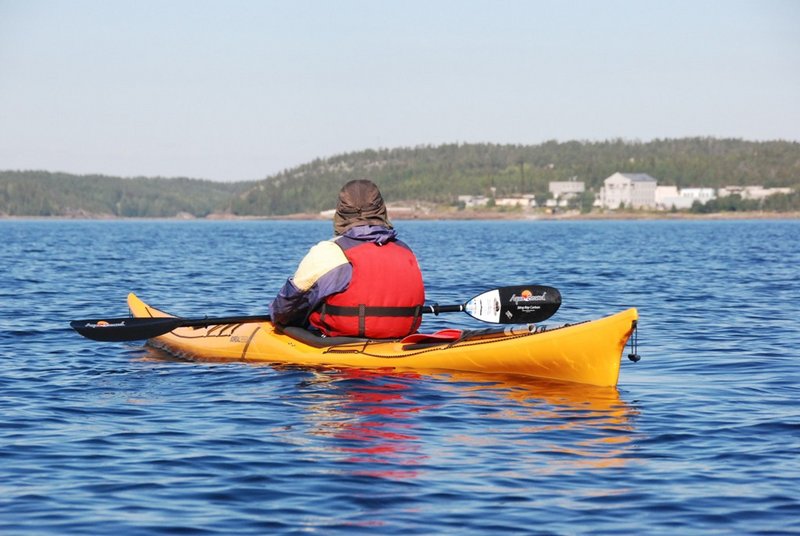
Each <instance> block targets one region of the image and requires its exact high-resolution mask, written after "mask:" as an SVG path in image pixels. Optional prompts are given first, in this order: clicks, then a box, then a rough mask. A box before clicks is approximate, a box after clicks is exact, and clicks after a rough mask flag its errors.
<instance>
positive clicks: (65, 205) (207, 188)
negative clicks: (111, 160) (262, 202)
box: [0, 171, 254, 218]
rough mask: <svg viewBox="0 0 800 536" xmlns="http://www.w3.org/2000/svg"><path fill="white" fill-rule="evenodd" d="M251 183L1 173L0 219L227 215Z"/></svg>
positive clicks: (37, 172) (25, 172)
mask: <svg viewBox="0 0 800 536" xmlns="http://www.w3.org/2000/svg"><path fill="white" fill-rule="evenodd" d="M253 184H254V183H244V182H240V183H220V182H212V181H206V180H196V179H188V178H175V179H166V178H145V177H138V178H132V179H123V178H120V177H109V176H104V175H71V174H68V173H50V172H47V171H0V215H6V216H78V217H79V216H93V217H98V216H99V217H103V216H109V217H131V218H170V217H175V216H179V215H181V214H187V215H190V216H194V217H205V216H208V215H209V214H211V213H213V212H218V211H219V212H225V211H226V210H227V209H228V207H230V204H231V202H232V199H233V197H235V196H236V195H237V194H239V193H242V192H245V191H248V190H249V189H250V188H252V186H253Z"/></svg>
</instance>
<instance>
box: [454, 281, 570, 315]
mask: <svg viewBox="0 0 800 536" xmlns="http://www.w3.org/2000/svg"><path fill="white" fill-rule="evenodd" d="M559 307H561V293H560V292H559V291H558V289H556V288H553V287H546V286H542V285H517V286H510V287H501V288H496V289H493V290H490V291H488V292H484V293H483V294H479V295H478V296H475V297H474V298H472V299H471V300H469V301H468V302H467V303H466V304H465V305H464V310H465V311H466V313H467V314H468V315H470V316H471V317H473V318H476V319H478V320H481V321H483V322H491V323H494V324H535V323H536V322H541V321H543V320H546V319H548V318H550V317H551V316H553V315H554V314H555V313H556V311H558V308H559Z"/></svg>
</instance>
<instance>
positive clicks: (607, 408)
mask: <svg viewBox="0 0 800 536" xmlns="http://www.w3.org/2000/svg"><path fill="white" fill-rule="evenodd" d="M398 227H399V230H400V233H401V237H402V238H404V239H405V240H406V241H408V242H409V243H410V244H411V245H412V246H413V247H414V248H415V250H416V251H417V253H418V257H419V260H420V263H421V265H422V268H423V272H424V274H425V276H426V284H427V286H428V294H429V298H430V301H438V302H440V303H458V302H462V301H465V300H466V299H468V298H470V297H472V296H473V295H475V294H478V293H480V292H482V291H483V290H486V289H489V288H492V287H494V286H500V285H508V284H519V283H524V282H534V283H540V284H548V285H553V286H556V287H558V288H559V289H560V290H561V292H562V294H563V296H564V304H563V306H562V308H561V310H560V311H559V312H558V314H557V315H556V316H555V317H553V318H552V319H551V320H550V321H548V322H547V324H548V325H557V324H562V323H565V322H574V321H579V320H585V319H588V318H593V317H598V316H602V315H605V314H609V313H612V312H615V311H617V310H619V309H622V308H625V307H628V306H637V307H639V311H640V315H641V321H640V327H641V329H640V335H639V339H640V353H641V354H642V355H643V359H642V361H641V362H639V363H636V364H634V363H631V362H629V361H628V360H627V359H625V362H624V363H623V366H622V370H621V375H620V383H619V387H618V388H617V389H604V388H592V387H586V386H580V385H570V384H556V383H548V382H544V381H538V380H532V379H525V378H515V377H490V376H461V375H453V376H444V375H442V376H435V377H430V376H419V375H414V374H396V375H391V374H379V375H377V374H370V373H364V372H358V371H352V370H341V371H329V372H319V371H310V370H302V369H296V368H282V369H275V368H272V367H268V366H252V365H245V364H193V363H185V362H180V361H175V360H170V359H169V358H168V357H167V356H165V355H164V354H161V353H159V352H157V351H155V350H152V349H148V348H146V347H143V346H142V344H141V343H125V344H105V343H97V342H93V341H89V340H86V339H82V338H80V337H79V336H78V335H76V334H74V333H72V332H71V331H70V330H69V328H68V321H69V320H70V319H74V318H85V317H92V316H107V315H120V316H122V315H125V314H126V312H127V311H126V309H125V296H126V294H127V292H128V291H135V292H137V293H138V294H139V295H140V296H141V297H142V298H144V299H145V300H147V301H149V302H151V303H152V304H153V305H157V306H162V307H164V308H166V309H167V310H169V311H172V312H174V313H177V314H183V315H194V316H197V315H203V314H212V315H223V314H259V313H263V312H264V310H265V308H266V305H267V303H268V302H269V300H270V297H271V295H272V294H274V292H275V291H276V290H277V289H278V287H279V286H280V285H281V284H282V282H283V280H284V278H285V277H286V276H287V275H288V274H289V273H291V272H292V271H293V269H294V267H295V265H296V263H297V261H298V260H299V259H300V257H301V256H302V255H303V253H304V252H305V251H306V249H307V248H308V246H310V245H311V244H312V243H314V242H315V241H317V240H321V239H325V238H327V237H328V234H329V232H330V225H329V224H327V223H322V222H173V221H145V222H128V221H112V222H71V221H70V222H63V221H59V222H50V221H0V237H1V238H2V240H0V268H1V269H0V412H1V413H0V414H1V415H2V418H0V460H2V464H0V533H2V534H4V535H6V534H25V535H28V534H59V535H60V534H92V535H94V534H112V533H118V534H126V535H128V534H226V535H227V534H291V533H309V532H310V533H317V534H353V533H367V532H369V533H377V534H502V533H514V534H518V533H525V534H540V533H541V534H551V533H556V534H574V533H593V534H642V533H646V534H687V533H723V534H734V533H736V534H741V533H750V534H752V533H763V534H782V533H800V322H799V321H798V318H800V283H799V280H800V222H798V221H736V222H684V221H675V222H671V221H670V222H535V221H530V222H492V223H485V222H457V223H451V222H399V223H398ZM476 324H477V321H474V320H472V319H470V318H469V317H467V316H465V315H462V314H451V315H442V316H440V317H438V318H432V317H426V321H425V322H424V323H423V327H424V328H425V329H426V330H427V329H429V330H434V329H438V328H441V327H444V326H446V325H449V326H453V325H456V326H460V327H477V326H476Z"/></svg>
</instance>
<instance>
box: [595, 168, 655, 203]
mask: <svg viewBox="0 0 800 536" xmlns="http://www.w3.org/2000/svg"><path fill="white" fill-rule="evenodd" d="M657 184H658V183H657V181H656V180H655V179H654V178H653V177H651V176H650V175H648V174H646V173H614V174H613V175H611V176H610V177H608V178H607V179H606V180H605V181H603V189H602V190H601V192H600V199H601V206H602V207H604V208H610V209H616V208H619V207H620V206H623V205H624V206H626V207H632V208H655V206H656V186H657Z"/></svg>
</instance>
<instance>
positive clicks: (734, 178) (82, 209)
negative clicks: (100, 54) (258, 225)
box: [0, 138, 800, 217]
mask: <svg viewBox="0 0 800 536" xmlns="http://www.w3.org/2000/svg"><path fill="white" fill-rule="evenodd" d="M616 171H620V172H631V173H648V174H650V175H652V176H653V177H655V178H656V179H657V180H658V183H659V184H660V185H677V186H679V187H713V188H719V187H721V186H727V185H741V186H746V185H757V184H758V185H763V186H765V187H778V186H791V187H795V188H796V189H800V143H798V142H787V141H770V142H752V141H744V140H735V139H714V138H685V139H665V140H654V141H650V142H630V141H623V140H612V141H603V142H579V141H571V142H556V141H551V142H547V143H543V144H539V145H495V144H452V145H441V146H435V147H433V146H420V147H414V148H398V149H380V150H366V151H361V152H354V153H348V154H343V155H339V156H334V157H331V158H326V159H317V160H314V161H312V162H310V163H308V164H304V165H301V166H298V167H296V168H294V169H290V170H286V171H284V172H282V173H279V174H277V175H275V176H272V177H268V178H266V179H264V180H263V181H258V182H247V183H245V182H239V183H220V182H211V181H202V180H194V179H163V178H155V179H148V178H136V179H121V178H117V177H107V176H99V175H94V176H76V175H68V174H63V173H48V172H34V171H25V172H20V171H5V172H0V215H12V216H65V215H66V216H68V215H73V216H81V215H87V216H88V215H109V216H127V217H172V216H176V215H179V214H181V213H186V214H191V215H193V216H197V217H204V216H207V215H209V214H212V213H223V214H235V215H243V216H245V215H249V216H279V215H287V214H294V213H303V212H305V213H309V212H318V211H320V210H325V209H330V208H333V206H334V203H335V199H336V193H337V192H338V190H339V188H340V187H341V186H342V184H344V183H345V182H346V181H348V180H350V179H355V178H369V179H372V180H373V181H375V182H376V183H377V184H378V185H379V186H380V188H381V191H382V192H383V194H384V197H385V198H386V199H387V200H388V201H389V202H392V203H403V202H413V201H422V202H430V203H438V204H452V203H454V201H455V200H456V199H457V196H458V195H462V194H473V195H477V194H485V195H486V194H489V193H490V191H491V189H492V188H494V189H495V192H496V195H497V196H498V197H502V196H508V195H514V194H519V193H534V194H537V196H538V195H543V194H546V192H547V190H548V184H549V182H550V181H564V180H569V179H572V178H575V179H576V180H579V181H583V182H584V183H585V184H586V187H587V189H590V190H594V191H597V190H598V189H599V188H600V187H601V186H602V182H603V180H604V179H605V178H607V177H608V176H609V175H611V174H613V173H614V172H616Z"/></svg>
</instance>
